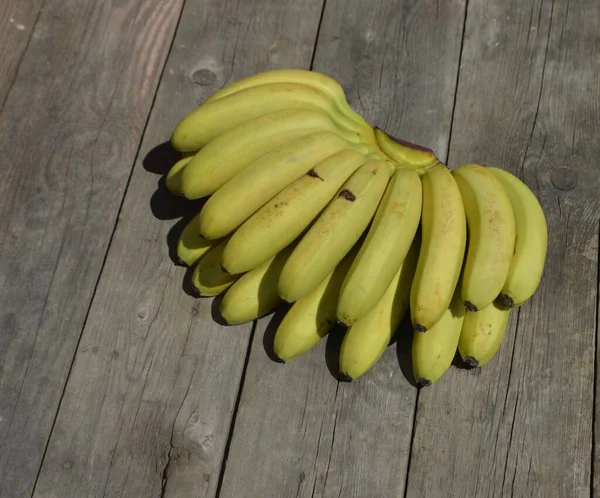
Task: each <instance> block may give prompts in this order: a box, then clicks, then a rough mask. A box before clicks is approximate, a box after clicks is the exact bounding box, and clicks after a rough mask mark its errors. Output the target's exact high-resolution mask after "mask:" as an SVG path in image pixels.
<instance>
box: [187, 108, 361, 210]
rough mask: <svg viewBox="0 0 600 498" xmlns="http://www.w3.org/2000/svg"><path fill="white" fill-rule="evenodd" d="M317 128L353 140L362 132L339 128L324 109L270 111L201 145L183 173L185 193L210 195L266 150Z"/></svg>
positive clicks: (352, 141) (269, 150)
mask: <svg viewBox="0 0 600 498" xmlns="http://www.w3.org/2000/svg"><path fill="white" fill-rule="evenodd" d="M317 131H329V132H332V133H337V134H338V135H340V136H342V137H343V138H344V139H346V140H348V141H349V142H351V143H358V141H359V137H358V135H356V134H352V133H350V132H343V131H341V130H339V129H338V128H337V127H336V126H335V125H334V124H333V121H331V118H329V116H328V115H327V114H325V113H324V112H321V111H316V110H310V109H283V110H281V111H275V112H270V113H269V114H265V115H264V116H260V117H258V118H255V119H252V120H250V121H248V122H246V123H244V124H242V125H240V126H237V127H235V128H233V129H231V130H229V131H227V132H225V133H224V134H223V135H221V136H219V137H217V138H215V139H214V140H212V141H211V142H209V143H208V144H207V145H206V146H205V147H204V148H203V149H201V150H200V152H198V153H197V154H196V155H195V156H194V158H193V159H192V160H191V161H190V162H189V164H188V165H187V166H186V168H185V171H183V172H182V174H181V184H182V187H181V190H182V193H183V195H184V196H185V197H187V198H188V199H199V198H201V197H205V196H207V195H210V194H212V193H214V192H215V191H216V190H217V189H219V188H220V187H222V186H223V185H224V184H225V183H226V182H227V181H228V180H230V179H231V178H233V177H234V176H235V175H236V174H237V173H239V172H240V171H242V170H243V169H244V168H245V167H247V166H248V165H249V164H252V163H253V162H254V161H256V160H257V159H259V158H260V157H262V156H264V155H265V154H266V153H268V152H271V151H272V150H275V149H276V148H277V147H281V146H283V145H284V144H288V143H292V142H293V141H294V140H297V139H299V138H302V137H304V136H306V135H309V134H311V133H314V132H317Z"/></svg>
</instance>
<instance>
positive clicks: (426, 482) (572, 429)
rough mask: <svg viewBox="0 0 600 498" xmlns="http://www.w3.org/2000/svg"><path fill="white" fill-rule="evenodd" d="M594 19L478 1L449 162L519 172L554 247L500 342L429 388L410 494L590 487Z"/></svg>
mask: <svg viewBox="0 0 600 498" xmlns="http://www.w3.org/2000/svg"><path fill="white" fill-rule="evenodd" d="M599 22H600V8H599V6H598V4H597V2H594V1H590V0H586V1H583V2H569V1H567V0H555V1H554V2H528V3H523V2H518V1H510V2H504V1H500V0H496V1H492V2H489V1H482V0H471V1H470V2H469V8H468V13H467V25H466V34H465V42H464V43H465V45H464V50H463V54H462V61H461V62H462V64H461V72H460V77H459V87H458V94H457V107H456V112H455V120H454V123H453V134H452V140H451V147H450V162H451V164H453V165H458V164H461V163H465V162H481V163H484V164H494V165H500V166H502V167H504V168H506V169H508V170H510V171H512V172H514V173H516V174H517V175H518V176H520V177H521V178H523V179H524V181H525V182H526V183H527V184H528V185H529V186H530V187H531V188H532V189H533V191H534V192H535V193H536V194H537V195H538V196H539V198H540V200H541V203H542V206H543V208H544V211H545V213H546V216H547V219H548V225H549V234H550V237H549V239H550V240H549V250H548V258H547V265H546V271H545V275H544V279H543V282H542V285H541V287H540V289H539V290H538V292H537V293H536V295H535V296H534V297H533V299H532V300H531V301H530V302H528V303H527V304H525V305H524V306H523V307H522V308H521V309H520V310H519V311H518V312H517V313H515V314H514V316H513V320H512V327H511V329H510V332H509V336H508V338H507V341H506V342H505V344H504V345H503V347H502V349H501V351H500V353H499V354H498V356H497V357H496V358H494V359H493V360H492V362H491V363H490V364H488V365H487V366H485V367H484V368H483V369H482V370H481V371H479V370H477V371H474V372H467V371H464V370H462V371H460V370H456V369H453V370H452V371H451V372H450V373H449V374H448V375H447V376H446V378H444V379H443V380H442V381H441V382H440V384H439V385H435V386H433V387H432V388H428V389H425V390H423V391H422V392H421V393H420V395H419V404H418V411H417V423H416V430H415V439H414V444H413V449H412V459H411V465H410V474H409V480H408V496H415V497H423V496H432V497H445V496H508V495H510V496H544V497H565V496H577V497H579V496H589V495H590V485H591V459H590V457H591V455H592V418H593V410H594V407H593V399H594V392H593V391H594V355H595V344H596V338H595V330H596V303H597V281H596V278H597V274H598V273H597V272H598V218H599V207H600V206H599V204H600V196H599V195H598V192H600V179H599V178H600V177H599V176H598V171H599V170H598V165H597V158H598V157H599V154H600V143H599V142H598V139H597V137H598V134H599V132H600V124H599V121H598V119H596V118H594V116H596V117H597V116H598V115H599V113H600V95H599V93H598V88H600V65H599V64H592V63H591V61H592V60H596V61H598V60H599V59H598V53H600V38H599V37H598V30H597V26H598V23H599ZM515 326H516V330H515ZM596 469H598V466H596Z"/></svg>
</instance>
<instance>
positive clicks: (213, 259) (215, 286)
mask: <svg viewBox="0 0 600 498" xmlns="http://www.w3.org/2000/svg"><path fill="white" fill-rule="evenodd" d="M226 243H227V240H223V241H221V242H220V243H218V244H217V245H215V246H214V247H212V248H211V249H210V250H209V251H208V252H207V253H206V254H205V255H204V257H203V258H202V259H201V260H200V262H199V263H198V266H196V269H195V270H194V274H193V275H192V285H193V286H194V287H195V288H196V290H197V291H198V292H199V293H200V295H201V296H217V295H219V294H221V292H223V291H225V290H226V289H228V288H229V287H230V286H231V285H232V284H233V283H234V282H235V281H236V280H237V279H238V278H239V277H240V275H230V274H229V273H225V272H224V271H223V269H222V268H221V256H222V254H223V249H225V244H226Z"/></svg>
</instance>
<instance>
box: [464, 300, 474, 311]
mask: <svg viewBox="0 0 600 498" xmlns="http://www.w3.org/2000/svg"><path fill="white" fill-rule="evenodd" d="M465 307H466V308H467V309H468V310H469V311H477V306H475V305H474V304H473V303H472V302H471V301H465Z"/></svg>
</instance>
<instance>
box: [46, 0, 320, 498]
mask: <svg viewBox="0 0 600 498" xmlns="http://www.w3.org/2000/svg"><path fill="white" fill-rule="evenodd" d="M320 9H321V3H320V0H319V1H318V2H317V1H312V2H309V3H307V2H304V1H299V0H294V1H286V2H264V1H262V0H253V1H248V2H222V1H218V0H210V1H205V0H188V1H187V2H186V3H185V7H184V10H183V13H182V16H181V21H180V23H179V26H178V29H177V34H176V37H175V39H174V42H173V48H172V51H171V53H170V55H169V58H168V62H167V65H166V67H165V71H164V73H163V78H162V80H161V82H160V86H159V90H158V92H157V95H156V101H155V104H154V106H153V109H152V113H151V116H150V120H149V122H148V127H147V129H146V132H145V135H144V140H143V142H142V146H141V149H140V155H139V158H138V160H137V161H136V164H135V168H134V171H133V175H132V178H131V182H130V186H129V189H128V191H127V195H126V197H125V201H124V204H123V208H122V211H121V214H120V218H119V223H118V225H117V229H116V231H115V235H114V238H113V241H112V244H111V247H110V250H109V253H108V256H107V259H106V263H105V266H104V270H103V273H102V276H101V279H100V282H99V285H98V289H97V292H96V295H95V298H94V301H93V304H92V307H91V310H90V314H89V318H88V320H87V323H86V326H85V329H84V331H83V335H82V339H81V343H80V346H79V348H78V351H77V356H76V360H75V363H74V365H73V370H72V372H71V376H70V379H69V382H68V384H67V388H66V391H65V395H64V398H63V402H62V405H61V409H60V412H59V414H58V418H57V420H56V425H55V429H54V432H53V434H52V438H51V440H50V443H49V446H48V451H47V454H46V458H45V460H44V463H43V467H42V469H41V474H40V478H39V481H38V484H37V487H36V490H35V493H34V496H35V497H61V498H62V497H65V496H69V497H70V496H73V497H80V496H97V497H101V496H106V497H113V496H128V497H129V496H131V497H144V498H146V497H158V496H165V497H169V498H174V497H182V498H183V497H185V498H190V497H209V496H215V494H216V491H217V488H218V486H219V477H220V468H221V463H222V459H223V453H224V448H225V445H226V442H227V437H228V432H229V426H230V424H231V418H232V413H233V410H234V406H235V403H236V397H237V393H238V388H239V385H240V379H241V376H242V370H243V368H244V364H245V360H246V354H247V351H248V347H249V339H250V337H251V330H252V324H248V325H244V326H238V327H223V326H221V325H220V324H219V323H217V322H215V320H214V319H213V317H212V316H211V308H212V307H213V303H212V300H206V299H202V300H198V299H195V298H194V297H193V296H190V295H187V294H186V293H185V292H184V289H183V288H182V282H183V281H184V274H185V273H186V271H185V269H183V268H181V267H176V266H174V264H173V263H172V262H171V260H170V259H169V247H168V245H167V240H171V242H172V241H173V240H176V236H174V234H176V233H177V231H178V229H180V228H181V226H180V225H181V222H175V221H174V220H175V219H176V218H178V217H180V216H182V215H184V216H185V217H187V216H188V215H192V214H195V212H197V210H198V209H199V204H198V203H186V202H185V201H184V200H181V199H180V200H176V199H175V198H174V197H173V196H171V195H170V194H168V193H167V192H166V190H165V188H164V185H163V181H162V180H159V177H158V176H156V174H154V173H157V172H160V173H164V172H166V170H167V168H168V167H169V166H170V165H171V164H172V163H173V162H174V158H175V156H174V155H173V153H172V152H170V149H169V147H167V146H165V145H160V144H161V143H163V142H165V141H166V140H168V139H169V136H170V134H171V131H172V130H173V128H174V126H175V125H176V124H177V122H178V121H179V120H180V119H181V118H182V117H183V116H184V115H185V113H187V112H188V111H189V110H191V109H192V108H194V107H195V105H196V102H200V101H202V100H203V99H204V98H205V97H206V96H207V95H208V94H210V93H212V92H214V91H215V90H217V89H218V88H220V87H221V86H222V85H224V84H226V83H227V82H229V81H233V80H236V79H238V78H240V77H242V76H244V75H247V74H251V73H255V72H258V71H261V70H264V69H266V68H267V67H269V66H270V67H277V66H300V67H306V66H307V65H308V64H309V63H310V58H311V54H312V47H313V45H314V40H315V37H316V30H317V26H318V19H319V16H320ZM157 185H158V188H157ZM171 220H173V221H171Z"/></svg>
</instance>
